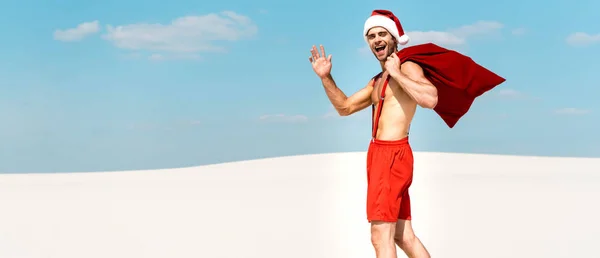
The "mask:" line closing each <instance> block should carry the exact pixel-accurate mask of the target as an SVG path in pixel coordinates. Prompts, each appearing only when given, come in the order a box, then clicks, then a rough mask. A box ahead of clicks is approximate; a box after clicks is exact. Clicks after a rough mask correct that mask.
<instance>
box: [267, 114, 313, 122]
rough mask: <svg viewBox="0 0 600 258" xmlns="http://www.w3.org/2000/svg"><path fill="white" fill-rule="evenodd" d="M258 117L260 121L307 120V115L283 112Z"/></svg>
mask: <svg viewBox="0 0 600 258" xmlns="http://www.w3.org/2000/svg"><path fill="white" fill-rule="evenodd" d="M259 119H260V120H262V121H276V122H291V123H298V122H306V121H308V117H307V116H305V115H284V114H277V115H262V116H260V117H259Z"/></svg>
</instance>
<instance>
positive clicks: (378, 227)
mask: <svg viewBox="0 0 600 258" xmlns="http://www.w3.org/2000/svg"><path fill="white" fill-rule="evenodd" d="M396 224H397V222H389V221H371V240H372V241H373V242H374V243H375V242H382V241H386V242H387V241H389V240H392V241H393V240H394V236H395V235H396V228H397V225H396Z"/></svg>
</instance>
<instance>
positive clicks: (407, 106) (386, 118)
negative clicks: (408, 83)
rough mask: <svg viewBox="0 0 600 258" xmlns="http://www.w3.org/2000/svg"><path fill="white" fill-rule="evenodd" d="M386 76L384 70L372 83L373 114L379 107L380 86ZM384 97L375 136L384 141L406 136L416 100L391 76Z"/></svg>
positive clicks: (415, 106) (415, 107)
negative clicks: (373, 83)
mask: <svg viewBox="0 0 600 258" xmlns="http://www.w3.org/2000/svg"><path fill="white" fill-rule="evenodd" d="M387 77H389V74H388V73H387V72H384V73H383V74H382V75H381V77H379V79H377V81H376V82H375V85H373V92H372V93H371V101H372V102H373V104H375V116H377V110H378V108H379V107H378V105H379V101H380V94H381V88H382V87H383V83H384V82H385V80H386V79H387ZM384 97H385V99H384V101H383V107H382V109H381V116H380V118H379V126H378V129H377V134H376V138H377V139H379V140H386V141H394V140H400V139H402V138H405V137H406V136H408V131H409V129H410V123H411V122H412V119H413V117H414V115H415V111H416V109H417V103H416V101H414V100H413V99H411V98H410V96H408V95H407V94H406V92H404V91H403V90H402V88H401V87H400V85H398V83H397V82H396V81H394V80H393V79H392V78H390V80H389V82H388V86H387V88H386V90H385V96H384Z"/></svg>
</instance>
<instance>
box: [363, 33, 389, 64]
mask: <svg viewBox="0 0 600 258" xmlns="http://www.w3.org/2000/svg"><path fill="white" fill-rule="evenodd" d="M367 42H368V43H369V47H370V48H371V52H373V54H374V55H375V57H376V58H377V60H379V61H385V59H386V58H387V57H388V56H390V55H391V54H392V53H394V52H396V39H395V38H394V37H393V36H392V34H390V33H389V32H388V31H387V30H386V29H384V28H382V27H373V28H372V29H370V30H369V31H368V32H367Z"/></svg>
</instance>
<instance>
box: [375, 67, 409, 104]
mask: <svg viewBox="0 0 600 258" xmlns="http://www.w3.org/2000/svg"><path fill="white" fill-rule="evenodd" d="M388 77H389V75H388V73H387V72H384V73H383V74H382V75H381V77H379V79H377V81H376V82H375V85H373V92H372V93H371V101H372V102H373V104H375V105H377V104H379V102H380V101H381V99H382V98H384V99H385V102H386V103H395V104H402V102H410V101H409V98H408V95H407V94H406V92H404V91H403V90H402V88H401V87H400V86H399V85H397V82H396V81H394V80H393V79H391V78H388ZM386 80H387V81H388V82H387V85H385V84H386ZM384 86H385V87H384ZM386 106H387V105H386Z"/></svg>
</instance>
